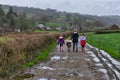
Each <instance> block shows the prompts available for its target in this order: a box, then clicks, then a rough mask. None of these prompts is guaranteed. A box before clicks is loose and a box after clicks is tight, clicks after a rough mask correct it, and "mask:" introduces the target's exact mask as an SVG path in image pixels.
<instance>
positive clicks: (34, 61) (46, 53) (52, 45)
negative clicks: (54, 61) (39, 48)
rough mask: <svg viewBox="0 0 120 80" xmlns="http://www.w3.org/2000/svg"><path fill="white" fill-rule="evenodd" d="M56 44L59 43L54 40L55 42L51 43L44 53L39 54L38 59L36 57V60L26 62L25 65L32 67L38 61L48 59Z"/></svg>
mask: <svg viewBox="0 0 120 80" xmlns="http://www.w3.org/2000/svg"><path fill="white" fill-rule="evenodd" d="M56 45H57V43H56V42H54V43H53V44H51V45H50V46H48V48H46V49H45V50H44V51H43V52H42V53H40V55H39V56H38V57H37V58H36V59H34V60H32V61H30V62H28V63H26V64H24V65H23V67H31V66H33V65H34V64H36V63H38V62H39V61H42V60H45V59H47V57H48V55H49V52H50V51H51V49H52V48H53V47H54V46H56Z"/></svg>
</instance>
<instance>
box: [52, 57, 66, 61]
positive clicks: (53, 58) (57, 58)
mask: <svg viewBox="0 0 120 80" xmlns="http://www.w3.org/2000/svg"><path fill="white" fill-rule="evenodd" d="M61 59H63V60H65V59H67V57H65V56H64V57H61V56H53V57H51V61H53V60H61Z"/></svg>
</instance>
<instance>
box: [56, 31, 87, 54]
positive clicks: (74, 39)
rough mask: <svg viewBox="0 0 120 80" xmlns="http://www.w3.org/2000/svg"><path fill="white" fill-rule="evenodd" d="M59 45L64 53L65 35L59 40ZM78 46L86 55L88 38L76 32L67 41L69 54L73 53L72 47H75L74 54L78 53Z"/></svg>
mask: <svg viewBox="0 0 120 80" xmlns="http://www.w3.org/2000/svg"><path fill="white" fill-rule="evenodd" d="M58 44H59V47H60V51H61V52H63V51H64V46H63V45H64V44H65V41H64V37H63V35H60V36H59V38H58ZM78 44H80V45H81V50H82V52H83V53H84V52H85V49H84V48H85V45H86V36H85V34H84V33H82V35H81V36H79V34H78V32H77V30H74V32H73V33H72V35H71V37H70V38H68V39H67V41H66V46H67V48H68V52H69V51H71V47H72V46H73V52H78Z"/></svg>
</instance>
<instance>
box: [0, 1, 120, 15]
mask: <svg viewBox="0 0 120 80" xmlns="http://www.w3.org/2000/svg"><path fill="white" fill-rule="evenodd" d="M0 4H7V5H17V6H28V7H36V8H41V9H46V8H51V9H56V10H57V11H66V12H75V13H80V14H90V15H120V0H0Z"/></svg>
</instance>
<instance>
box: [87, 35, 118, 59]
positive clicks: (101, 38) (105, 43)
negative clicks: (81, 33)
mask: <svg viewBox="0 0 120 80" xmlns="http://www.w3.org/2000/svg"><path fill="white" fill-rule="evenodd" d="M87 42H88V43H89V44H91V45H93V46H95V47H98V48H100V49H103V50H105V51H107V52H108V53H109V54H110V55H111V56H112V57H114V58H120V33H112V34H92V35H89V36H87Z"/></svg>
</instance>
